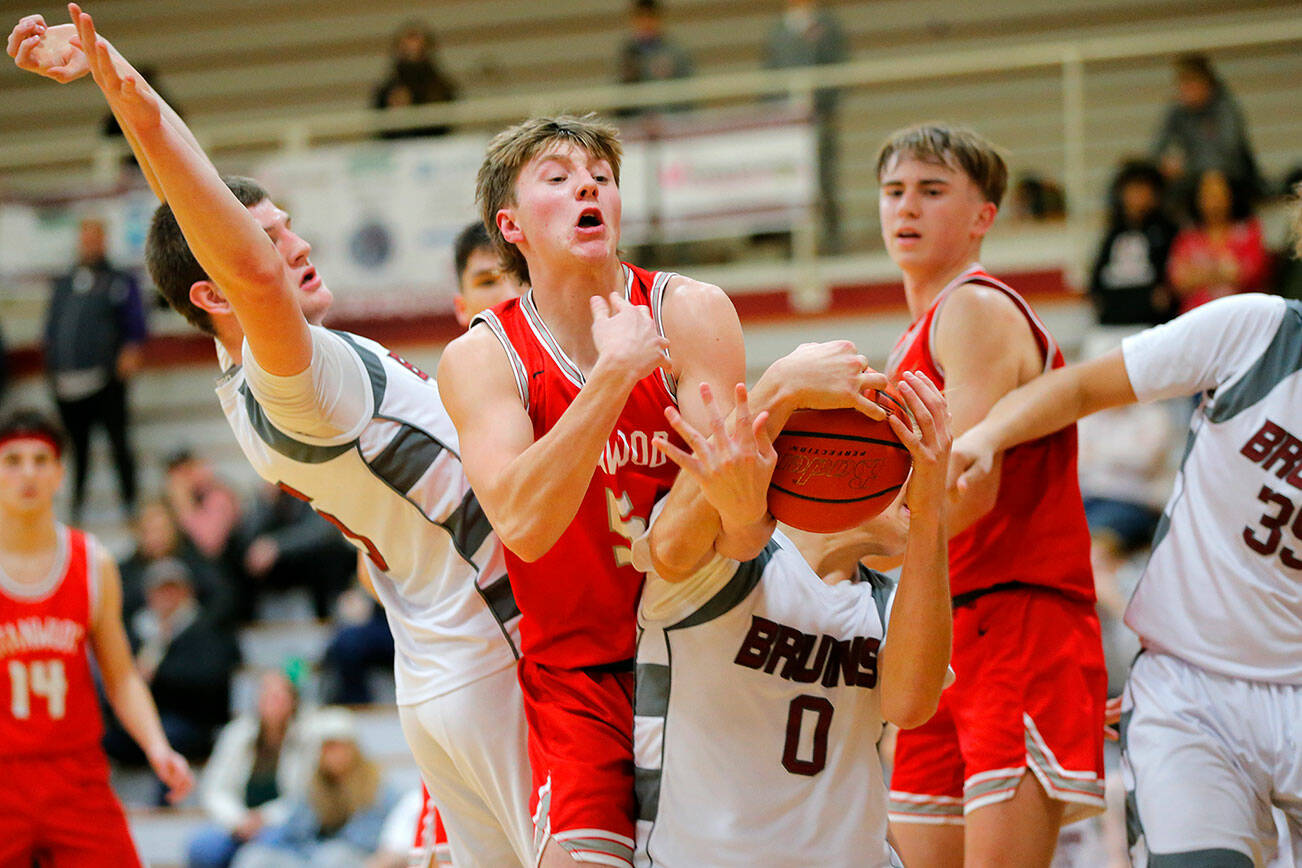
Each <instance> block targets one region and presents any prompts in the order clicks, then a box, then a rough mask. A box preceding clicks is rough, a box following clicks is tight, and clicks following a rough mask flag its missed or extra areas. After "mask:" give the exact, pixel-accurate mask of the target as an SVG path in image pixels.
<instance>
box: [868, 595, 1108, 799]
mask: <svg viewBox="0 0 1302 868" xmlns="http://www.w3.org/2000/svg"><path fill="white" fill-rule="evenodd" d="M952 665H953V668H954V674H955V676H956V678H955V681H954V683H953V684H952V685H950V687H949V688H947V689H946V690H945V692H944V693H943V694H941V698H940V707H939V708H938V709H937V711H936V714H935V716H933V717H932V718H931V720H929V721H927V722H926V723H924V724H923V725H922V726H919V727H917V728H915V729H909V730H904V731H902V732H901V733H900V734H899V739H898V740H897V741H896V745H895V768H894V771H893V772H892V774H891V794H890V818H891V821H892V822H896V823H929V824H949V823H954V824H958V823H962V822H963V816H964V814H966V813H969V812H971V811H974V810H976V809H977V808H981V807H984V806H986V805H992V804H995V803H997V802H1002V801H1005V800H1007V799H1010V798H1012V797H1013V792H1014V790H1016V789H1017V784H1018V782H1019V781H1020V780H1021V777H1022V774H1023V773H1024V772H1025V771H1026V770H1027V769H1030V770H1031V771H1032V773H1033V774H1034V775H1035V777H1036V778H1037V779H1038V780H1039V782H1040V785H1041V786H1043V787H1044V790H1045V792H1047V793H1048V794H1049V796H1050V797H1052V798H1054V799H1057V800H1060V801H1063V802H1066V812H1065V814H1064V821H1065V822H1069V821H1071V820H1077V819H1081V818H1082V817H1087V816H1090V815H1092V814H1096V813H1099V812H1101V811H1102V810H1103V775H1104V773H1103V706H1104V703H1105V702H1106V701H1107V683H1108V678H1107V670H1106V669H1105V668H1104V665H1103V645H1102V640H1101V638H1100V635H1099V620H1098V616H1097V615H1096V614H1095V612H1094V605H1093V604H1092V603H1088V602H1083V601H1079V600H1072V599H1070V598H1069V597H1066V596H1064V595H1062V594H1060V593H1058V592H1057V591H1053V590H1050V589H1038V588H1025V587H1019V588H1012V589H1008V590H1001V591H995V592H992V593H989V594H986V595H984V596H981V597H978V598H977V599H976V600H974V601H972V602H971V603H968V604H966V605H963V606H959V607H957V608H955V610H954V655H953V662H952Z"/></svg>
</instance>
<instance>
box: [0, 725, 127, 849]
mask: <svg viewBox="0 0 1302 868" xmlns="http://www.w3.org/2000/svg"><path fill="white" fill-rule="evenodd" d="M0 781H4V782H5V783H4V784H3V785H0V868H31V866H32V864H33V859H34V858H35V857H40V859H41V861H40V864H41V865H45V866H52V868H63V866H69V868H72V866H75V868H122V866H139V865H140V857H139V856H137V855H136V845H135V844H134V843H132V841H131V833H130V831H128V829H127V818H126V815H124V814H123V813H122V806H121V805H120V804H118V800H117V798H116V797H115V796H114V795H113V791H112V790H111V789H110V788H109V775H108V760H106V759H105V758H104V752H103V751H102V750H100V749H99V748H98V747H94V748H90V749H87V750H82V751H77V752H76V753H68V754H61V755H56V756H48V757H5V758H0Z"/></svg>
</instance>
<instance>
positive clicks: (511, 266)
mask: <svg viewBox="0 0 1302 868" xmlns="http://www.w3.org/2000/svg"><path fill="white" fill-rule="evenodd" d="M556 142H565V143H568V144H572V145H575V146H576V147H578V148H579V149H580V150H582V151H585V152H586V153H588V154H589V155H591V156H594V157H597V158H599V159H603V160H605V161H606V162H608V163H610V171H611V173H612V174H613V175H614V178H615V184H616V185H617V186H618V184H619V163H620V158H621V157H622V156H623V154H624V150H623V148H622V147H621V146H620V143H619V129H618V128H616V127H615V126H614V125H613V124H609V123H606V122H605V121H603V120H601V119H600V118H598V117H597V115H595V114H591V113H589V114H586V115H583V116H582V117H579V116H577V115H557V116H555V117H539V118H530V119H529V120H527V121H525V122H524V123H521V124H516V125H515V126H513V127H509V128H508V129H505V130H502V132H500V133H498V134H497V135H496V136H494V137H493V140H492V141H491V142H489V143H488V151H487V152H486V153H485V154H484V162H483V164H482V165H481V166H480V167H479V174H478V176H477V177H476V179H475V201H476V202H477V203H478V204H479V216H480V218H481V219H482V220H483V221H484V227H485V228H486V229H487V230H488V237H489V238H490V239H492V242H493V248H494V249H495V250H496V251H497V255H498V257H499V258H500V259H501V261H502V268H503V269H504V270H506V271H507V272H508V273H510V274H511V275H513V276H514V277H515V278H516V279H517V280H519V281H520V282H522V283H529V282H530V281H529V264H528V263H527V262H525V261H524V254H522V253H521V252H520V249H519V248H518V247H516V246H515V245H514V244H512V243H510V242H509V241H507V240H506V239H505V238H503V237H502V230H501V229H499V228H498V226H497V212H498V211H500V210H501V209H503V208H505V207H507V206H509V205H513V204H515V182H516V180H517V179H518V178H519V177H520V170H521V169H523V168H524V167H525V166H526V165H527V164H528V163H529V161H530V160H532V159H533V158H534V157H536V156H538V154H540V153H542V152H543V151H544V150H545V149H546V148H547V147H548V146H550V145H552V144H555V143H556Z"/></svg>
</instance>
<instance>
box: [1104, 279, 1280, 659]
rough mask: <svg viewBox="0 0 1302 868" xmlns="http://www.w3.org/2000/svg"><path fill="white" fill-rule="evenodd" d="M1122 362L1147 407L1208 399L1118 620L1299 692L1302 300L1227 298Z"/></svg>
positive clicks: (1128, 345)
mask: <svg viewBox="0 0 1302 868" xmlns="http://www.w3.org/2000/svg"><path fill="white" fill-rule="evenodd" d="M1122 354H1123V356H1124V359H1125V364H1126V372H1127V373H1128V374H1129V377H1130V382H1131V385H1132V386H1133V387H1134V390H1135V394H1136V396H1138V398H1139V399H1140V400H1141V401H1155V400H1161V399H1163V398H1170V397H1174V396H1177V395H1189V394H1194V393H1197V392H1202V393H1203V395H1202V399H1201V402H1200V404H1199V406H1198V408H1197V410H1195V411H1194V414H1193V419H1192V421H1191V422H1190V427H1189V439H1188V444H1187V445H1186V447H1185V455H1184V460H1183V462H1182V464H1181V467H1180V472H1179V474H1178V476H1177V478H1176V482H1175V489H1174V491H1173V492H1172V494H1171V498H1170V500H1169V501H1168V502H1167V504H1166V508H1165V510H1164V511H1163V515H1162V520H1161V522H1160V524H1159V525H1158V529H1157V533H1156V536H1155V538H1154V542H1153V553H1152V556H1151V557H1150V559H1149V562H1148V566H1147V568H1146V569H1145V570H1144V574H1143V576H1142V578H1141V579H1140V581H1139V585H1138V587H1137V588H1136V589H1135V593H1134V596H1133V597H1132V598H1131V601H1130V605H1129V607H1128V608H1127V609H1126V623H1127V624H1128V625H1130V627H1131V629H1133V630H1134V631H1135V632H1136V633H1138V634H1139V636H1140V638H1141V640H1142V641H1143V643H1144V645H1145V646H1146V647H1150V648H1153V649H1156V650H1160V651H1164V652H1166V653H1168V654H1172V655H1174V656H1176V657H1179V658H1181V659H1183V660H1185V661H1188V662H1190V663H1193V664H1194V665H1196V666H1200V667H1202V668H1203V669H1206V670H1208V671H1211V672H1217V673H1220V674H1222V675H1229V676H1232V677H1236V678H1246V679H1251V680H1254V681H1270V682H1277V683H1286V684H1302V373H1300V370H1302V303H1299V302H1296V301H1285V300H1284V299H1282V298H1278V297H1274V296H1266V295H1259V294H1247V295H1238V296H1232V297H1230V298H1225V299H1221V300H1219V301H1214V302H1211V303H1209V304H1206V305H1203V306H1202V307H1199V308H1197V309H1195V310H1193V311H1191V312H1190V313H1187V314H1185V315H1184V316H1181V317H1179V318H1178V319H1176V320H1173V321H1171V322H1169V323H1167V324H1165V325H1162V326H1158V327H1157V328H1154V329H1149V330H1147V331H1145V332H1142V333H1140V334H1137V335H1134V336H1132V337H1130V338H1127V339H1126V340H1125V342H1124V343H1123V344H1122Z"/></svg>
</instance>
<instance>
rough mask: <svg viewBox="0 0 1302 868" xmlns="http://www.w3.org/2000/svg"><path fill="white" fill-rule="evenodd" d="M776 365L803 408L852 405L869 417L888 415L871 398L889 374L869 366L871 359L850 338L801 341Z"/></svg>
mask: <svg viewBox="0 0 1302 868" xmlns="http://www.w3.org/2000/svg"><path fill="white" fill-rule="evenodd" d="M774 367H775V368H777V369H778V370H779V371H780V372H781V376H782V380H783V386H784V387H785V388H786V389H788V390H790V391H791V392H792V393H793V394H794V399H795V404H796V406H797V407H798V408H800V409H809V410H837V409H841V408H843V407H850V408H854V409H856V410H858V411H859V412H861V413H863V414H864V415H865V416H867V417H868V418H869V419H875V420H877V421H881V420H882V419H884V418H886V411H884V410H883V409H882V408H881V407H878V406H877V405H876V404H875V403H873V402H872V400H871V399H870V398H869V397H868V393H870V392H872V391H873V390H876V389H885V388H886V375H885V374H881V373H878V372H877V371H874V370H873V369H872V368H870V367H868V360H867V359H866V358H864V357H863V356H862V355H860V353H859V351H858V350H857V349H856V348H855V345H854V344H853V343H851V342H850V341H827V342H825V343H819V344H814V343H810V344H801V345H800V346H798V347H796V348H795V349H794V350H792V351H791V352H790V353H788V354H787V355H786V356H784V357H783V358H781V359H779V360H778V361H777V362H775V363H774Z"/></svg>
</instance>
